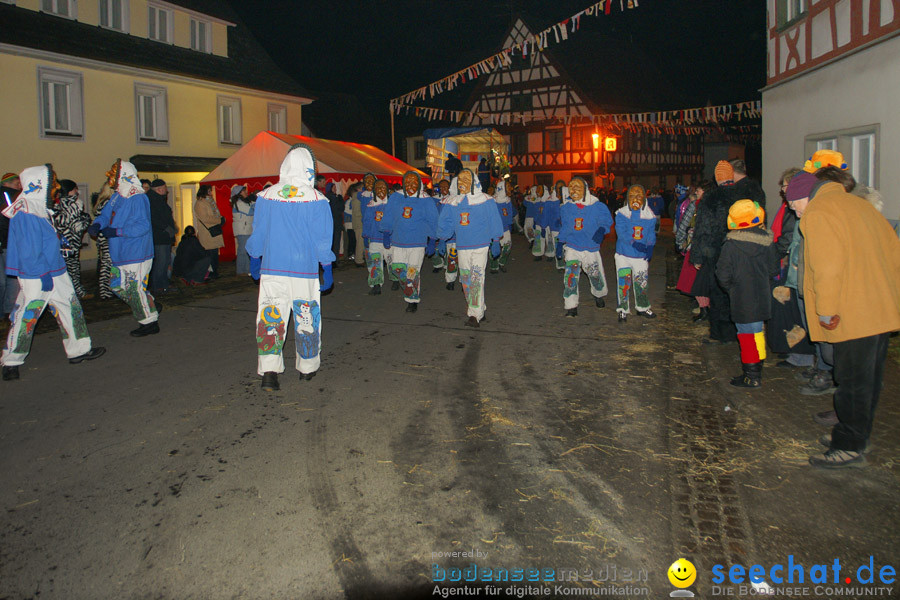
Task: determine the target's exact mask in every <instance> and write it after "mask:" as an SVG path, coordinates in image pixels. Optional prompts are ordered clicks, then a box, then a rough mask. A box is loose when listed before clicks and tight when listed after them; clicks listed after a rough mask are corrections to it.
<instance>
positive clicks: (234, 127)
mask: <svg viewBox="0 0 900 600" xmlns="http://www.w3.org/2000/svg"><path fill="white" fill-rule="evenodd" d="M217 104H218V106H217V112H218V118H219V143H221V144H240V143H241V139H242V137H241V100H240V98H229V97H226V96H219V97H218V102H217Z"/></svg>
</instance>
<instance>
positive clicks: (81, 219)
mask: <svg viewBox="0 0 900 600" xmlns="http://www.w3.org/2000/svg"><path fill="white" fill-rule="evenodd" d="M59 185H60V186H61V189H60V194H59V200H58V202H57V203H56V206H54V207H52V213H53V216H52V221H53V226H54V227H55V228H56V231H57V233H59V239H60V241H61V242H62V243H63V248H62V253H63V259H64V260H65V261H66V271H67V272H68V273H69V278H70V279H71V280H72V287H74V288H75V295H77V296H78V298H79V299H82V300H90V299H92V298H93V297H94V295H93V294H88V293H87V292H86V291H85V289H84V286H83V285H81V242H82V240H83V239H84V232H85V231H87V228H88V227H90V226H91V215H89V214H87V213H86V212H85V211H84V206H83V205H82V203H81V200H80V199H79V198H78V185H77V184H76V183H75V182H74V181H72V180H71V179H63V180H61V181H60V182H59Z"/></svg>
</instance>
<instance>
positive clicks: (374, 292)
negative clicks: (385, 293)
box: [369, 284, 381, 296]
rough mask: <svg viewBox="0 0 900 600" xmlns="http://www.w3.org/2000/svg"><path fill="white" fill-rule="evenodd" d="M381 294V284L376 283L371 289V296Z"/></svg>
mask: <svg viewBox="0 0 900 600" xmlns="http://www.w3.org/2000/svg"><path fill="white" fill-rule="evenodd" d="M380 294H381V286H380V285H378V284H376V285H373V286H372V289H370V290H369V295H370V296H378V295H380Z"/></svg>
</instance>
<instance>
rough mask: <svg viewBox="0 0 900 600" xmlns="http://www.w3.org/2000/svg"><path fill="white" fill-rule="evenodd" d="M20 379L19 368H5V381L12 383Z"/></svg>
mask: <svg viewBox="0 0 900 600" xmlns="http://www.w3.org/2000/svg"><path fill="white" fill-rule="evenodd" d="M18 378H19V367H17V366H16V367H3V381H12V380H13V379H18Z"/></svg>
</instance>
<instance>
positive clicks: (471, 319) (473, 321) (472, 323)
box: [466, 317, 481, 327]
mask: <svg viewBox="0 0 900 600" xmlns="http://www.w3.org/2000/svg"><path fill="white" fill-rule="evenodd" d="M466 327H481V326H480V325H479V324H478V319H476V318H475V317H469V318H468V319H467V320H466Z"/></svg>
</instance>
